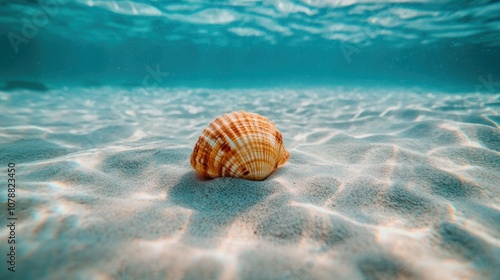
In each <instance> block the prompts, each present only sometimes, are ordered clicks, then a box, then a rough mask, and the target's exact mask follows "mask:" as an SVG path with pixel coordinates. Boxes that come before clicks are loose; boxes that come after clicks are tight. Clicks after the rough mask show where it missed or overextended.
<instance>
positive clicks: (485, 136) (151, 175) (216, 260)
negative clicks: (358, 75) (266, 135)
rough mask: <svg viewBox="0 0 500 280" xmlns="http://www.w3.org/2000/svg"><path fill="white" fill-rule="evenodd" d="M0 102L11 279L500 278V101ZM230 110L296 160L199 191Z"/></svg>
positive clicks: (315, 93)
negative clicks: (212, 135)
mask: <svg viewBox="0 0 500 280" xmlns="http://www.w3.org/2000/svg"><path fill="white" fill-rule="evenodd" d="M0 100H1V103H0V124H1V126H0V164H1V170H4V171H2V172H4V173H3V174H2V175H1V176H2V177H1V178H4V179H2V180H3V181H6V179H5V178H6V175H5V172H6V171H5V170H6V168H7V163H8V162H10V161H12V162H15V163H16V166H17V181H18V185H17V196H18V203H17V206H16V207H17V208H16V210H17V212H16V215H17V217H18V219H19V220H18V226H17V229H16V231H17V232H16V234H17V239H18V243H17V248H18V249H17V272H16V277H18V278H17V279H165V278H168V279H394V278H396V279H500V269H499V267H500V130H499V123H500V95H487V94H478V93H471V94H446V93H435V92H434V93H428V92H424V91H420V92H410V91H408V90H406V91H405V92H403V91H400V90H392V92H391V91H389V90H374V89H342V88H336V89H297V90H294V89H289V90H286V89H278V90H277V89H265V90H236V89H234V90H205V89H197V90H191V89H172V90H155V91H149V92H146V91H144V90H143V89H137V90H136V91H124V90H121V89H117V88H100V89H92V90H90V89H70V90H67V91H63V90H61V91H51V92H48V93H30V92H21V91H20V92H16V93H2V92H0ZM234 110H247V111H251V112H256V113H260V114H262V115H264V116H266V117H268V118H269V119H271V120H272V121H274V122H275V123H276V125H277V127H278V129H279V130H280V131H281V132H282V133H283V137H284V140H285V145H286V146H287V148H288V149H289V151H290V153H291V158H290V161H289V162H288V163H287V164H286V165H285V166H284V167H283V168H281V169H279V170H278V171H277V172H275V173H273V174H272V175H271V176H270V177H269V178H268V179H267V180H265V181H263V182H252V181H244V180H240V179H231V178H219V179H215V180H201V179H200V178H198V177H197V176H196V174H195V172H194V170H192V168H191V166H190V164H189V155H190V153H191V149H192V147H193V146H194V143H195V141H196V139H197V137H198V136H199V134H200V133H201V131H202V130H203V128H204V127H205V126H207V125H208V124H209V123H210V122H211V121H212V120H213V119H215V118H216V117H217V116H219V115H221V114H223V113H227V112H231V111H234ZM2 184H4V182H2ZM6 196H7V191H6V190H5V189H3V190H2V192H1V193H0V198H1V199H2V202H4V201H6ZM2 205H3V206H2V209H1V210H0V218H1V219H2V220H3V221H6V216H7V210H6V208H7V206H6V204H5V203H3V204H2ZM0 234H1V235H2V236H4V237H6V236H8V231H7V229H6V227H5V226H2V229H1V231H0ZM0 249H1V253H2V255H3V256H4V257H3V258H4V259H6V257H5V254H6V252H7V243H6V241H5V240H4V239H2V241H1V244H0ZM2 263H4V265H3V266H2V270H0V271H1V272H0V278H1V279H11V278H6V277H12V274H10V272H8V271H7V269H6V264H5V261H4V260H2Z"/></svg>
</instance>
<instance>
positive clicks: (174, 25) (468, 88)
mask: <svg viewBox="0 0 500 280" xmlns="http://www.w3.org/2000/svg"><path fill="white" fill-rule="evenodd" d="M499 48H500V1H486V0H477V1H446V0H445V1H429V0H419V1H403V0H400V1H396V0H394V1H370V0H346V1H339V0H329V1H328V0H295V1H290V0H274V1H260V0H241V1H236V0H232V1H203V0H193V1H160V0H157V1H153V0H151V1H146V0H142V1H141V0H136V1H98V0H75V1H67V0H58V1H57V0H39V1H37V0H30V1H0V76H1V78H0V79H2V80H3V81H4V82H5V81H9V80H23V81H24V80H28V81H39V82H42V83H48V84H51V85H72V84H78V85H83V86H99V85H118V86H145V85H146V86H166V87H168V86H178V85H183V86H203V87H205V86H208V87H210V86H216V87H217V86H235V87H246V86H257V87H259V86H290V85H317V84H319V85H356V86H358V85H366V86H377V87H390V86H402V87H408V86H412V87H421V88H426V87H438V88H444V89H447V90H457V91H464V92H474V91H479V92H485V93H498V92H499V90H500V52H499ZM148 77H149V78H148ZM497 84H498V85H497Z"/></svg>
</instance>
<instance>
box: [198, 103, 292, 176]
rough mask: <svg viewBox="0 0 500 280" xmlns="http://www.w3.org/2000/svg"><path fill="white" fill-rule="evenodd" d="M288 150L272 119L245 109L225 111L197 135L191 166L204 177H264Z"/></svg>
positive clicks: (283, 157)
mask: <svg viewBox="0 0 500 280" xmlns="http://www.w3.org/2000/svg"><path fill="white" fill-rule="evenodd" d="M289 158H290V153H289V152H288V151H287V150H286V148H285V146H284V144H283V136H282V135H281V133H280V132H279V131H278V130H277V129H276V127H275V125H274V123H273V122H271V121H270V120H268V119H267V118H266V117H263V116H261V115H259V114H255V113H248V112H244V111H238V112H232V113H229V114H224V115H222V116H220V117H218V118H217V119H215V121H213V122H212V123H211V124H210V125H209V126H208V127H207V128H205V130H204V131H203V133H202V134H201V135H200V137H199V138H198V141H197V142H196V144H195V146H194V150H193V153H192V154H191V166H193V168H194V169H195V170H196V171H197V172H198V174H200V175H201V176H204V177H210V178H217V177H236V178H243V179H248V180H264V179H265V178H267V177H268V176H269V175H270V174H271V173H272V172H273V171H274V170H276V169H277V168H279V167H280V166H282V165H284V164H285V163H286V161H287V160H288V159H289Z"/></svg>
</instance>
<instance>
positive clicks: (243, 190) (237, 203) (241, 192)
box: [167, 171, 278, 247]
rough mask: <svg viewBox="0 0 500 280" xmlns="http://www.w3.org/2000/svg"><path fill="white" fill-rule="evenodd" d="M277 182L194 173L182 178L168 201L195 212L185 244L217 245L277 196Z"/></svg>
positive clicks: (170, 193) (171, 191) (169, 194)
mask: <svg viewBox="0 0 500 280" xmlns="http://www.w3.org/2000/svg"><path fill="white" fill-rule="evenodd" d="M277 184H278V183H277V182H273V181H259V182H256V181H247V180H242V179H235V178H217V179H212V180H206V179H202V178H200V177H199V176H197V174H196V173H195V172H194V171H193V172H189V173H186V174H185V175H184V176H182V177H181V179H180V180H179V182H177V184H175V185H174V186H173V187H172V188H171V189H170V191H169V192H168V196H167V201H168V202H170V203H174V204H177V205H180V206H182V207H184V208H188V209H191V210H192V211H193V214H192V216H191V218H190V220H189V224H188V227H187V229H186V232H185V235H184V241H187V242H189V243H195V244H196V245H199V246H203V247H204V246H210V245H211V243H215V244H214V245H216V244H217V243H218V241H220V239H223V238H224V236H225V234H224V233H225V232H227V230H228V229H229V227H230V226H231V224H232V223H233V221H234V220H235V219H236V218H237V217H239V216H240V215H242V214H243V213H245V212H246V211H248V210H249V209H251V208H252V207H253V206H254V205H256V204H257V203H259V202H261V201H263V200H264V199H266V198H267V197H269V196H270V195H272V194H273V193H275V192H276V189H275V187H273V185H277Z"/></svg>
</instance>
